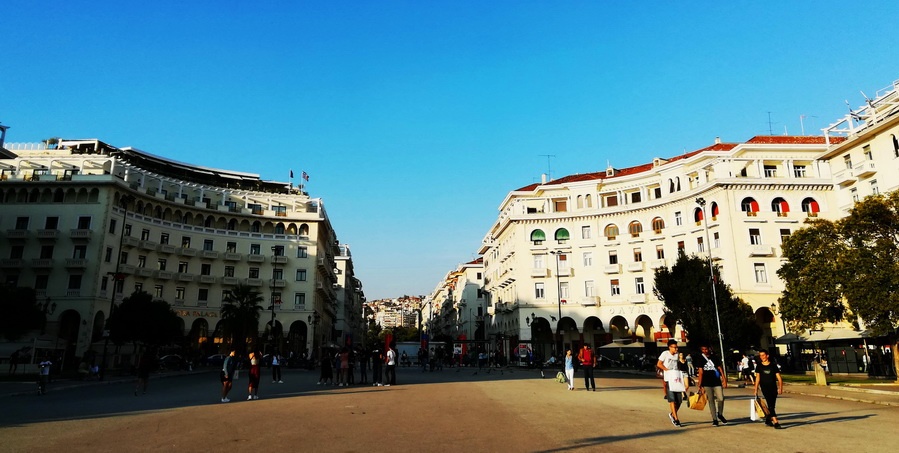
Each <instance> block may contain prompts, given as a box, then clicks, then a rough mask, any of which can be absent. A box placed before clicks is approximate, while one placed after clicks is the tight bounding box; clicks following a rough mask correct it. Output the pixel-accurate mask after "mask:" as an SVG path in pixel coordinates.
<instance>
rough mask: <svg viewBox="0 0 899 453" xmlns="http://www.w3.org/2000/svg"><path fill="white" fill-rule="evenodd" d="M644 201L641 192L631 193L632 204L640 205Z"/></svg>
mask: <svg viewBox="0 0 899 453" xmlns="http://www.w3.org/2000/svg"><path fill="white" fill-rule="evenodd" d="M641 201H642V195H641V194H640V192H631V203H639V202H641Z"/></svg>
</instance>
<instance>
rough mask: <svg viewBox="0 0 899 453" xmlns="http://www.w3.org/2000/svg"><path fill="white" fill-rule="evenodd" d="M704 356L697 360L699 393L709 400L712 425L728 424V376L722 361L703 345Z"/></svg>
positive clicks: (701, 349)
mask: <svg viewBox="0 0 899 453" xmlns="http://www.w3.org/2000/svg"><path fill="white" fill-rule="evenodd" d="M699 350H700V351H701V352H702V355H701V356H699V358H698V359H697V360H696V369H697V370H698V371H699V393H700V394H702V393H705V395H706V397H707V398H708V406H709V412H710V413H711V414H712V425H714V426H718V422H719V421H720V422H721V424H722V425H726V424H727V419H726V418H724V415H723V412H724V389H725V388H727V375H726V374H724V368H722V366H721V360H720V359H719V358H718V357H715V356H713V355H712V352H711V348H710V347H709V346H708V345H703V346H701V347H700V348H699Z"/></svg>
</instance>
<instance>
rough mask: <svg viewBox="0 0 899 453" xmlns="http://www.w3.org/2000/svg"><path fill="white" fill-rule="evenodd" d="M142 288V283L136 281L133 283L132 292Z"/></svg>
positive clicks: (137, 291)
mask: <svg viewBox="0 0 899 453" xmlns="http://www.w3.org/2000/svg"><path fill="white" fill-rule="evenodd" d="M143 290H144V284H143V283H140V282H137V283H135V284H134V292H136V293H139V292H141V291H143Z"/></svg>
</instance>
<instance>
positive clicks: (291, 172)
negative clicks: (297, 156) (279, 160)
mask: <svg viewBox="0 0 899 453" xmlns="http://www.w3.org/2000/svg"><path fill="white" fill-rule="evenodd" d="M290 179H293V170H290Z"/></svg>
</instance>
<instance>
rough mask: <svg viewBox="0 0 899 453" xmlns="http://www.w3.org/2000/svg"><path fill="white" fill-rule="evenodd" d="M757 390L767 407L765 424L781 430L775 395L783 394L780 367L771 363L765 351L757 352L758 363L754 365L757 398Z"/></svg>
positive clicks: (756, 394)
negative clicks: (760, 390)
mask: <svg viewBox="0 0 899 453" xmlns="http://www.w3.org/2000/svg"><path fill="white" fill-rule="evenodd" d="M759 388H761V389H762V395H763V396H764V397H765V403H766V404H767V405H768V413H767V414H766V415H765V424H766V425H768V426H773V427H774V428H775V429H782V428H781V426H780V423H779V422H778V421H777V412H776V411H775V406H776V405H777V395H780V394H783V392H784V381H783V377H782V376H781V375H780V367H779V366H777V364H776V363H774V362H773V361H771V356H769V355H768V351H767V350H766V349H762V350H760V351H759V363H757V364H756V365H755V396H756V398H758V396H759Z"/></svg>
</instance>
